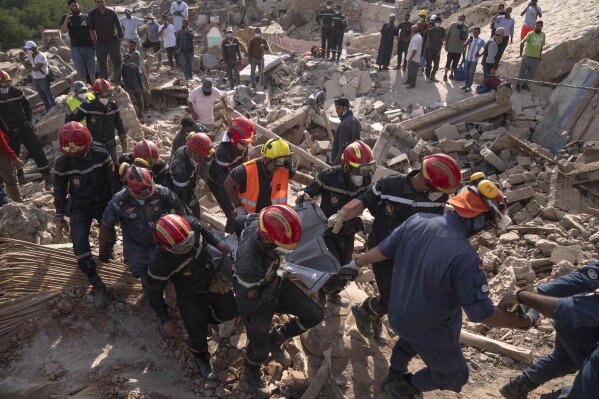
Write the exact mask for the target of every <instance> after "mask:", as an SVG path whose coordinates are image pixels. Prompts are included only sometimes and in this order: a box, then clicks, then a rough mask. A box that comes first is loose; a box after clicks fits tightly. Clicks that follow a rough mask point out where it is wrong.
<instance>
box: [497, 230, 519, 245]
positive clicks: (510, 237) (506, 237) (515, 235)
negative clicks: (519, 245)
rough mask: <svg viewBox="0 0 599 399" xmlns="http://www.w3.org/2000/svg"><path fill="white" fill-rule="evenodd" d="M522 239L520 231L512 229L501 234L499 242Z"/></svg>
mask: <svg viewBox="0 0 599 399" xmlns="http://www.w3.org/2000/svg"><path fill="white" fill-rule="evenodd" d="M519 240H520V236H519V235H518V233H516V232H514V231H510V232H509V233H505V234H502V235H500V236H499V242H503V243H505V242H515V241H519Z"/></svg>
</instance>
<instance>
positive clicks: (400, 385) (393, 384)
mask: <svg viewBox="0 0 599 399" xmlns="http://www.w3.org/2000/svg"><path fill="white" fill-rule="evenodd" d="M411 376H412V374H409V373H408V374H403V375H401V376H399V378H397V379H395V380H393V381H389V382H388V383H387V385H385V393H386V394H387V395H388V396H389V397H390V398H401V399H422V398H423V396H422V392H418V391H417V390H416V389H415V388H414V387H413V386H412V385H410V383H409V382H408V379H409V378H410V377H411Z"/></svg>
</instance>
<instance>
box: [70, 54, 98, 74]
mask: <svg viewBox="0 0 599 399" xmlns="http://www.w3.org/2000/svg"><path fill="white" fill-rule="evenodd" d="M71 57H72V58H73V64H75V70H76V71H77V77H78V78H79V79H80V80H86V81H88V83H90V82H93V81H94V79H95V76H96V53H95V51H94V48H93V47H71Z"/></svg>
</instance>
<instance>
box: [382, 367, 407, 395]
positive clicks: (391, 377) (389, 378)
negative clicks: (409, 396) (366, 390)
mask: <svg viewBox="0 0 599 399" xmlns="http://www.w3.org/2000/svg"><path fill="white" fill-rule="evenodd" d="M406 374H408V369H405V370H401V371H395V370H393V369H389V374H387V375H386V376H385V378H383V382H381V389H382V390H385V386H386V385H387V384H389V383H390V382H393V381H395V380H397V379H399V378H403V376H404V375H406Z"/></svg>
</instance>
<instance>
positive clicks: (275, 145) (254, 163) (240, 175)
mask: <svg viewBox="0 0 599 399" xmlns="http://www.w3.org/2000/svg"><path fill="white" fill-rule="evenodd" d="M260 153H261V154H262V156H261V157H259V158H256V159H252V160H251V161H247V162H245V163H243V164H241V165H239V166H237V167H236V168H235V169H233V170H232V171H231V173H229V176H227V178H226V179H225V184H224V186H225V191H226V192H227V196H228V197H229V200H230V201H231V202H232V203H233V205H234V206H235V216H244V215H247V214H248V213H256V212H260V211H261V210H262V209H264V208H266V207H267V206H269V205H275V204H287V191H288V189H289V187H288V186H289V179H291V180H293V181H295V182H298V183H300V184H304V185H307V184H310V183H312V181H313V180H314V179H313V178H312V176H309V175H306V174H304V173H301V172H297V171H296V170H295V168H293V166H292V165H291V151H290V150H289V144H288V143H287V142H286V141H285V140H283V139H281V138H273V139H269V140H268V141H267V142H266V143H264V145H263V146H262V150H261V152H260Z"/></svg>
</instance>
